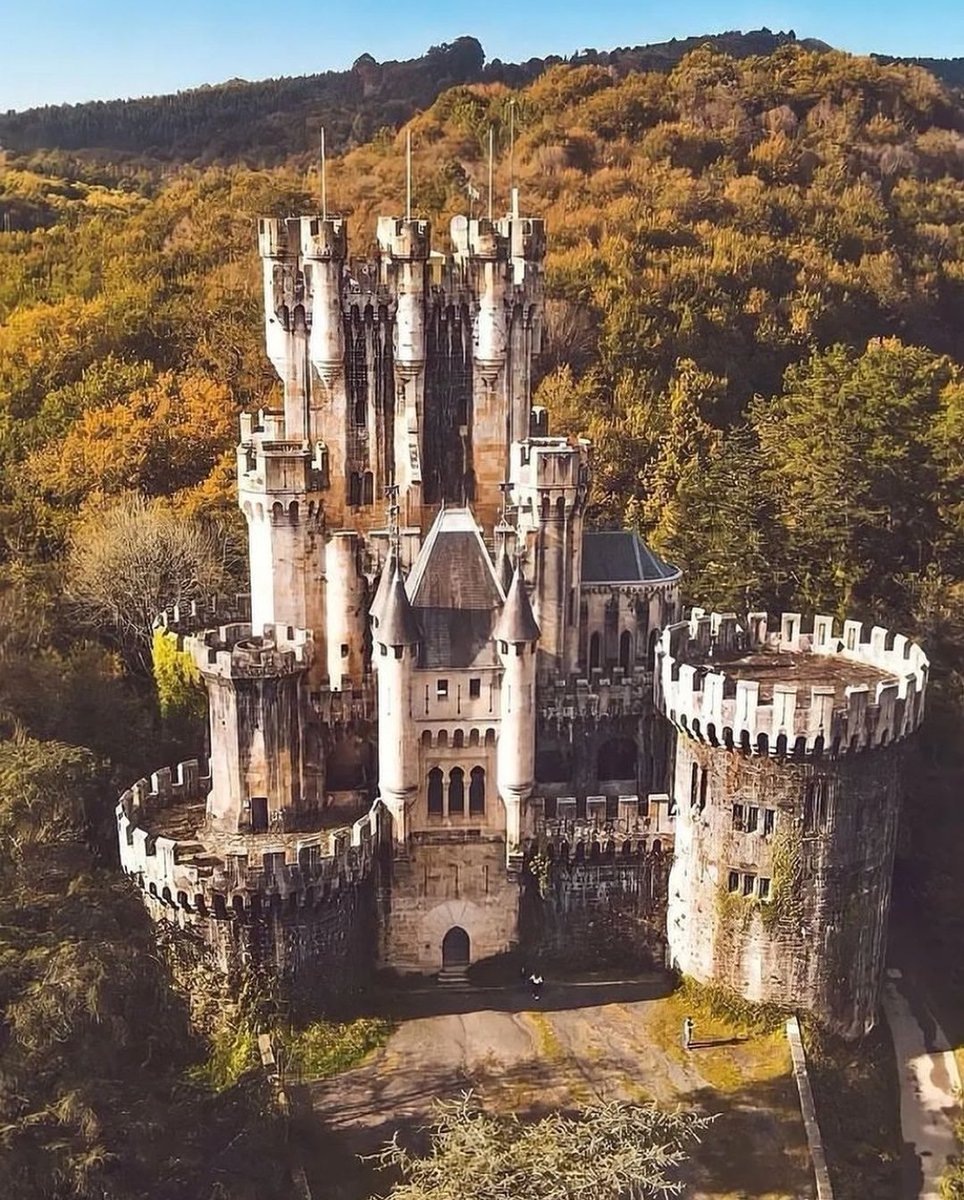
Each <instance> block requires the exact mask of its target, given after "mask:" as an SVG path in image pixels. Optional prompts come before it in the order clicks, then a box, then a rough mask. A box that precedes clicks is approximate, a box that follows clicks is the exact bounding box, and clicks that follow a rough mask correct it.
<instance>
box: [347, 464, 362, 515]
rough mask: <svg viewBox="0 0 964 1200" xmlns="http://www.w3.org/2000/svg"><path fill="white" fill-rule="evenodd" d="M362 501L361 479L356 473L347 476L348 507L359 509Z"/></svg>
mask: <svg viewBox="0 0 964 1200" xmlns="http://www.w3.org/2000/svg"><path fill="white" fill-rule="evenodd" d="M361 500H362V479H361V476H360V475H359V474H358V472H357V471H352V473H351V474H350V475H349V476H348V506H349V508H359V507H360V505H361Z"/></svg>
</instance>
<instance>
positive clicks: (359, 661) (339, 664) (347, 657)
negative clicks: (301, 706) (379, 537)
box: [325, 530, 367, 689]
mask: <svg viewBox="0 0 964 1200" xmlns="http://www.w3.org/2000/svg"><path fill="white" fill-rule="evenodd" d="M360 543H361V538H360V537H359V535H358V534H357V533H354V532H353V531H352V530H338V531H337V532H335V533H332V534H331V536H330V538H329V540H328V544H327V546H326V547H325V580H326V594H325V609H326V613H327V618H328V620H327V645H328V678H329V682H330V685H331V687H333V688H338V689H340V688H341V687H342V680H343V679H344V678H345V677H346V676H347V677H348V678H350V679H351V680H353V681H355V682H358V683H360V682H361V679H362V676H363V674H364V671H365V634H366V632H367V621H366V604H365V598H366V595H367V586H366V583H365V577H364V575H363V574H362V572H361V569H360V564H359V557H360V554H361V545H360Z"/></svg>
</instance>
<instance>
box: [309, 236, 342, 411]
mask: <svg viewBox="0 0 964 1200" xmlns="http://www.w3.org/2000/svg"><path fill="white" fill-rule="evenodd" d="M347 253H348V244H347V238H346V234H345V222H344V221H343V220H342V218H341V217H302V218H301V254H302V262H303V271H304V280H305V292H306V294H307V298H308V302H309V304H310V306H311V337H310V340H309V355H310V358H311V365H312V366H313V367H314V368H315V370H316V371H317V372H318V374H319V376H320V377H321V379H322V381H323V382H324V384H325V386H326V387H327V388H329V389H330V388H331V385H332V384H333V383H334V381H335V380H336V379H337V378H338V376H339V375H340V374H341V373H342V370H343V368H344V360H345V328H344V318H343V316H342V296H341V289H342V276H343V273H344V266H345V259H346V257H347Z"/></svg>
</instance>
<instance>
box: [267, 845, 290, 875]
mask: <svg viewBox="0 0 964 1200" xmlns="http://www.w3.org/2000/svg"><path fill="white" fill-rule="evenodd" d="M263 861H264V875H265V879H280V878H281V876H282V874H283V873H284V867H285V856H284V851H283V850H282V851H280V852H278V853H272V854H265V855H264V856H263Z"/></svg>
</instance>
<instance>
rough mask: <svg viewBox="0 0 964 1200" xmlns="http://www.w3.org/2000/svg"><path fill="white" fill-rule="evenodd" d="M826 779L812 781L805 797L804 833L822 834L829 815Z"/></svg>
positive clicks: (808, 785)
mask: <svg viewBox="0 0 964 1200" xmlns="http://www.w3.org/2000/svg"><path fill="white" fill-rule="evenodd" d="M829 807H830V805H829V799H828V796H827V781H826V779H811V780H810V782H809V783H808V784H807V790H806V791H805V792H804V796H803V832H804V833H805V834H807V833H809V834H814V833H822V832H823V831H824V830H825V829H826V828H827V819H828V813H829Z"/></svg>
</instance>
